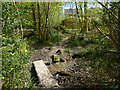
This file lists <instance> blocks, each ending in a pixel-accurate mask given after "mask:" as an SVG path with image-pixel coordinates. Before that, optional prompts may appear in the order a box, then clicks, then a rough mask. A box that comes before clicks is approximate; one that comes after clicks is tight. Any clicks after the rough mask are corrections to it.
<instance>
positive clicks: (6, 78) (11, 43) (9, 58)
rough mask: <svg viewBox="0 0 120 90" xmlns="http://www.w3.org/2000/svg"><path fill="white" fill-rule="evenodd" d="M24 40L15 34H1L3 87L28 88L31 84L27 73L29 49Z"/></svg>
mask: <svg viewBox="0 0 120 90" xmlns="http://www.w3.org/2000/svg"><path fill="white" fill-rule="evenodd" d="M27 48H28V46H27V44H26V42H25V40H22V39H20V38H19V36H17V35H13V34H12V35H9V36H6V37H5V35H3V42H2V81H3V88H30V87H32V86H33V83H32V81H31V76H30V73H29V69H30V68H31V67H30V62H29V55H30V51H28V50H27Z"/></svg>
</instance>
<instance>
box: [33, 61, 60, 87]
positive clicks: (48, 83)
mask: <svg viewBox="0 0 120 90" xmlns="http://www.w3.org/2000/svg"><path fill="white" fill-rule="evenodd" d="M33 65H34V67H35V71H36V73H37V76H38V79H39V84H40V86H43V87H45V88H53V87H60V86H59V85H58V82H57V81H56V80H55V79H54V77H53V75H52V74H51V73H50V71H49V70H48V68H47V66H46V65H45V64H44V62H43V60H39V61H34V62H33Z"/></svg>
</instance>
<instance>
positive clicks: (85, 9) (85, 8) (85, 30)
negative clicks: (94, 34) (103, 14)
mask: <svg viewBox="0 0 120 90" xmlns="http://www.w3.org/2000/svg"><path fill="white" fill-rule="evenodd" d="M87 31H88V22H87V1H86V2H84V30H83V33H86V32H87Z"/></svg>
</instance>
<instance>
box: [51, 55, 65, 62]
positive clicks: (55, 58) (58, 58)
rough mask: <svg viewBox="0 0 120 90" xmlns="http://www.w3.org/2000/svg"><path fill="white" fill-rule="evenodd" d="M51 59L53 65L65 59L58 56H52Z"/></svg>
mask: <svg viewBox="0 0 120 90" xmlns="http://www.w3.org/2000/svg"><path fill="white" fill-rule="evenodd" d="M51 58H52V62H53V63H57V62H64V61H65V59H64V58H61V57H60V56H59V55H52V56H51Z"/></svg>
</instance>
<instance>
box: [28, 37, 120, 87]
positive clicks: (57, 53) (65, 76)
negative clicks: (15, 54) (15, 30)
mask: <svg viewBox="0 0 120 90" xmlns="http://www.w3.org/2000/svg"><path fill="white" fill-rule="evenodd" d="M68 39H69V38H68V37H64V38H63V39H62V40H61V41H60V42H59V43H58V44H56V45H53V46H44V47H41V48H40V47H38V48H36V47H35V49H36V50H37V52H35V53H34V54H33V55H32V56H31V58H30V60H31V61H32V62H33V61H36V60H43V61H44V62H45V64H46V65H47V67H48V69H49V70H50V71H51V73H52V74H53V76H54V78H55V79H56V80H57V81H58V84H59V85H61V86H62V87H69V88H71V87H117V84H116V83H117V82H119V81H118V80H117V78H118V77H119V75H120V72H119V71H120V70H119V69H120V65H119V64H117V63H112V64H111V63H109V64H107V66H104V67H103V66H102V65H103V62H102V64H101V62H100V61H94V60H91V59H89V58H83V55H81V54H79V52H80V51H81V50H84V49H86V48H92V47H93V45H94V44H90V43H89V44H87V45H85V46H75V47H67V46H66V43H67V42H68ZM91 54H93V53H91V52H90V53H89V52H88V53H86V54H85V55H91Z"/></svg>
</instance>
